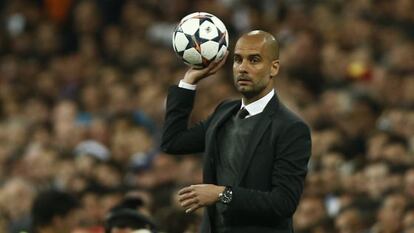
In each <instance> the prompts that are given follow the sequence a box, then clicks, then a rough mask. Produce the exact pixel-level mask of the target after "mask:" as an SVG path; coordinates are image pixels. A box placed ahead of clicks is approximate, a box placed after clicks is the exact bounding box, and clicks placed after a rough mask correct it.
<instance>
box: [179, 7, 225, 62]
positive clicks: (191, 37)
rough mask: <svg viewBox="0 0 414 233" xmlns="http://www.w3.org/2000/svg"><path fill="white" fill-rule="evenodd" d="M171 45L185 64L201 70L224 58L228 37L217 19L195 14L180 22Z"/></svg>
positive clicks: (210, 15) (222, 24)
mask: <svg viewBox="0 0 414 233" xmlns="http://www.w3.org/2000/svg"><path fill="white" fill-rule="evenodd" d="M172 44H173V47H174V51H175V53H176V54H177V55H178V56H179V57H180V58H181V59H182V60H183V61H184V63H185V64H187V65H189V66H191V67H194V68H196V69H201V68H204V67H206V66H208V65H209V64H210V62H212V61H219V60H221V59H222V58H223V57H224V55H225V54H226V51H227V48H228V46H229V36H228V33H227V29H226V26H225V25H224V23H223V22H222V21H221V20H220V19H219V18H217V17H216V16H214V15H212V14H209V13H206V12H195V13H192V14H189V15H187V16H185V17H184V18H183V19H182V20H181V21H180V23H179V24H178V26H177V27H176V28H175V30H174V33H173V37H172Z"/></svg>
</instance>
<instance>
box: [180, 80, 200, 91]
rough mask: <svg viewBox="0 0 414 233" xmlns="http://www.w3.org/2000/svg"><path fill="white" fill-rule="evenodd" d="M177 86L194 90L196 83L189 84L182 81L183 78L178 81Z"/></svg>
mask: <svg viewBox="0 0 414 233" xmlns="http://www.w3.org/2000/svg"><path fill="white" fill-rule="evenodd" d="M178 87H180V88H184V89H188V90H193V91H195V89H196V88H197V85H193V84H189V83H186V82H184V81H183V80H180V82H179V83H178Z"/></svg>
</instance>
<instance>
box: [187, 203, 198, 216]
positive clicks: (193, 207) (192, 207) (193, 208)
mask: <svg viewBox="0 0 414 233" xmlns="http://www.w3.org/2000/svg"><path fill="white" fill-rule="evenodd" d="M200 207H202V206H201V205H199V204H195V205H193V206H191V207H190V208H188V209H186V210H185V212H186V213H187V214H188V213H191V212H194V211H196V210H198V209H199V208H200Z"/></svg>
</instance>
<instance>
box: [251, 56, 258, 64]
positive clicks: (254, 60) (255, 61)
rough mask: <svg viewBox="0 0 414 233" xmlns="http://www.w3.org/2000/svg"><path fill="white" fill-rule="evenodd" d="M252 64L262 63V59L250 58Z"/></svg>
mask: <svg viewBox="0 0 414 233" xmlns="http://www.w3.org/2000/svg"><path fill="white" fill-rule="evenodd" d="M249 60H250V62H251V63H253V64H255V63H259V62H260V61H261V59H260V57H259V56H252V57H250V59H249Z"/></svg>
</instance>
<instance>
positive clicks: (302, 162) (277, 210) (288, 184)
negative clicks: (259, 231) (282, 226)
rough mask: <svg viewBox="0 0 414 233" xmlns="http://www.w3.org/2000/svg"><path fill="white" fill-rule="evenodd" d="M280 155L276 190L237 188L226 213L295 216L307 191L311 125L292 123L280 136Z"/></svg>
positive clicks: (276, 163) (275, 169) (276, 162)
mask: <svg viewBox="0 0 414 233" xmlns="http://www.w3.org/2000/svg"><path fill="white" fill-rule="evenodd" d="M277 140H278V141H277V142H273V143H277V145H276V156H275V159H274V165H273V173H272V190H271V191H270V192H262V191H257V190H252V189H247V188H243V187H233V200H232V201H231V202H230V204H229V205H228V208H227V210H226V211H225V213H224V214H225V215H227V216H228V217H230V218H232V217H237V216H239V215H240V214H242V215H244V216H246V215H247V216H252V217H255V218H258V217H259V218H262V219H263V220H265V219H269V220H272V219H273V220H275V219H278V218H289V217H291V216H292V215H293V213H294V212H295V210H296V207H297V205H298V203H299V199H300V197H301V194H302V192H303V186H304V179H305V176H306V173H307V165H308V161H309V158H310V154H311V137H310V130H309V128H308V126H307V125H306V124H305V123H303V122H296V123H293V124H292V125H290V126H288V127H287V128H286V129H285V130H284V132H283V133H282V134H281V135H280V137H279V138H278V139H277Z"/></svg>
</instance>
